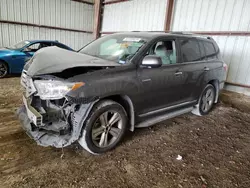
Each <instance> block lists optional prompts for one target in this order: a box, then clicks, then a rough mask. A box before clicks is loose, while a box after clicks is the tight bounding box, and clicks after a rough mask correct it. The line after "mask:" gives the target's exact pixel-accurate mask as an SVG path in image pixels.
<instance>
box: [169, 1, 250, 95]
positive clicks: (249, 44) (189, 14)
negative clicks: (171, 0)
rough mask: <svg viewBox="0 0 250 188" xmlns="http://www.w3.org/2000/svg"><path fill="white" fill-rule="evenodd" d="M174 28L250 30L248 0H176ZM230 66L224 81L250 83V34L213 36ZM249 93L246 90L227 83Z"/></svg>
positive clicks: (180, 29)
mask: <svg viewBox="0 0 250 188" xmlns="http://www.w3.org/2000/svg"><path fill="white" fill-rule="evenodd" d="M172 30H173V31H250V0H209V1H208V0H189V1H186V0H176V1H175V10H174V15H173V21H172ZM213 38H214V39H215V40H216V41H217V43H218V45H219V46H220V49H221V52H222V55H223V59H224V60H225V62H226V63H227V64H228V65H229V72H228V77H227V81H229V82H234V83H240V84H245V85H250V37H249V36H213ZM227 88H228V89H230V90H233V91H236V92H241V93H245V94H248V95H250V90H249V89H244V88H239V87H235V86H227Z"/></svg>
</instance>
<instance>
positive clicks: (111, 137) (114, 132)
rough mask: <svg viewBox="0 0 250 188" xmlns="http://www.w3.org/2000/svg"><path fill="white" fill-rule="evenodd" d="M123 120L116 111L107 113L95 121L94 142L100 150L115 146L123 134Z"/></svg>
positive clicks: (93, 129)
mask: <svg viewBox="0 0 250 188" xmlns="http://www.w3.org/2000/svg"><path fill="white" fill-rule="evenodd" d="M122 123H123V122H122V118H121V115H120V114H119V113H118V112H116V111H106V112H104V113H103V114H101V115H100V116H99V117H98V118H97V120H96V121H95V123H94V125H93V128H92V141H93V143H94V144H95V145H96V146H97V147H100V148H105V147H108V146H110V145H111V144H113V143H114V142H115V141H116V140H117V139H118V138H119V136H120V134H121V132H122Z"/></svg>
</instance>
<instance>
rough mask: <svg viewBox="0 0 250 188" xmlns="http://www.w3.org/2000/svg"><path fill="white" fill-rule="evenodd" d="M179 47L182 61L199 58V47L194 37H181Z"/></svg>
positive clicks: (197, 59)
mask: <svg viewBox="0 0 250 188" xmlns="http://www.w3.org/2000/svg"><path fill="white" fill-rule="evenodd" d="M180 47H181V53H182V60H183V62H192V61H199V60H201V54H200V48H199V44H198V41H197V40H196V39H181V40H180Z"/></svg>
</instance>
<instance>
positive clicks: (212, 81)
mask: <svg viewBox="0 0 250 188" xmlns="http://www.w3.org/2000/svg"><path fill="white" fill-rule="evenodd" d="M207 84H211V85H213V86H214V88H215V92H216V95H215V101H214V102H215V103H217V102H218V100H219V92H220V88H219V80H216V79H214V80H210V81H209V82H208V83H207Z"/></svg>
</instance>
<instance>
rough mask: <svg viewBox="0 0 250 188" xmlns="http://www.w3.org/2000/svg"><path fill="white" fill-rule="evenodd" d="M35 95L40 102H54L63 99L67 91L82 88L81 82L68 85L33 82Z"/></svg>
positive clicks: (44, 81)
mask: <svg viewBox="0 0 250 188" xmlns="http://www.w3.org/2000/svg"><path fill="white" fill-rule="evenodd" d="M34 84H35V87H36V89H37V92H38V93H37V95H39V96H40V98H41V99H42V100H48V99H50V100H55V99H61V98H63V97H64V96H65V95H66V94H67V93H68V92H69V91H71V90H76V89H78V88H79V87H81V86H83V85H84V83H83V82H77V83H70V82H62V81H55V80H36V81H35V82H34Z"/></svg>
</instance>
